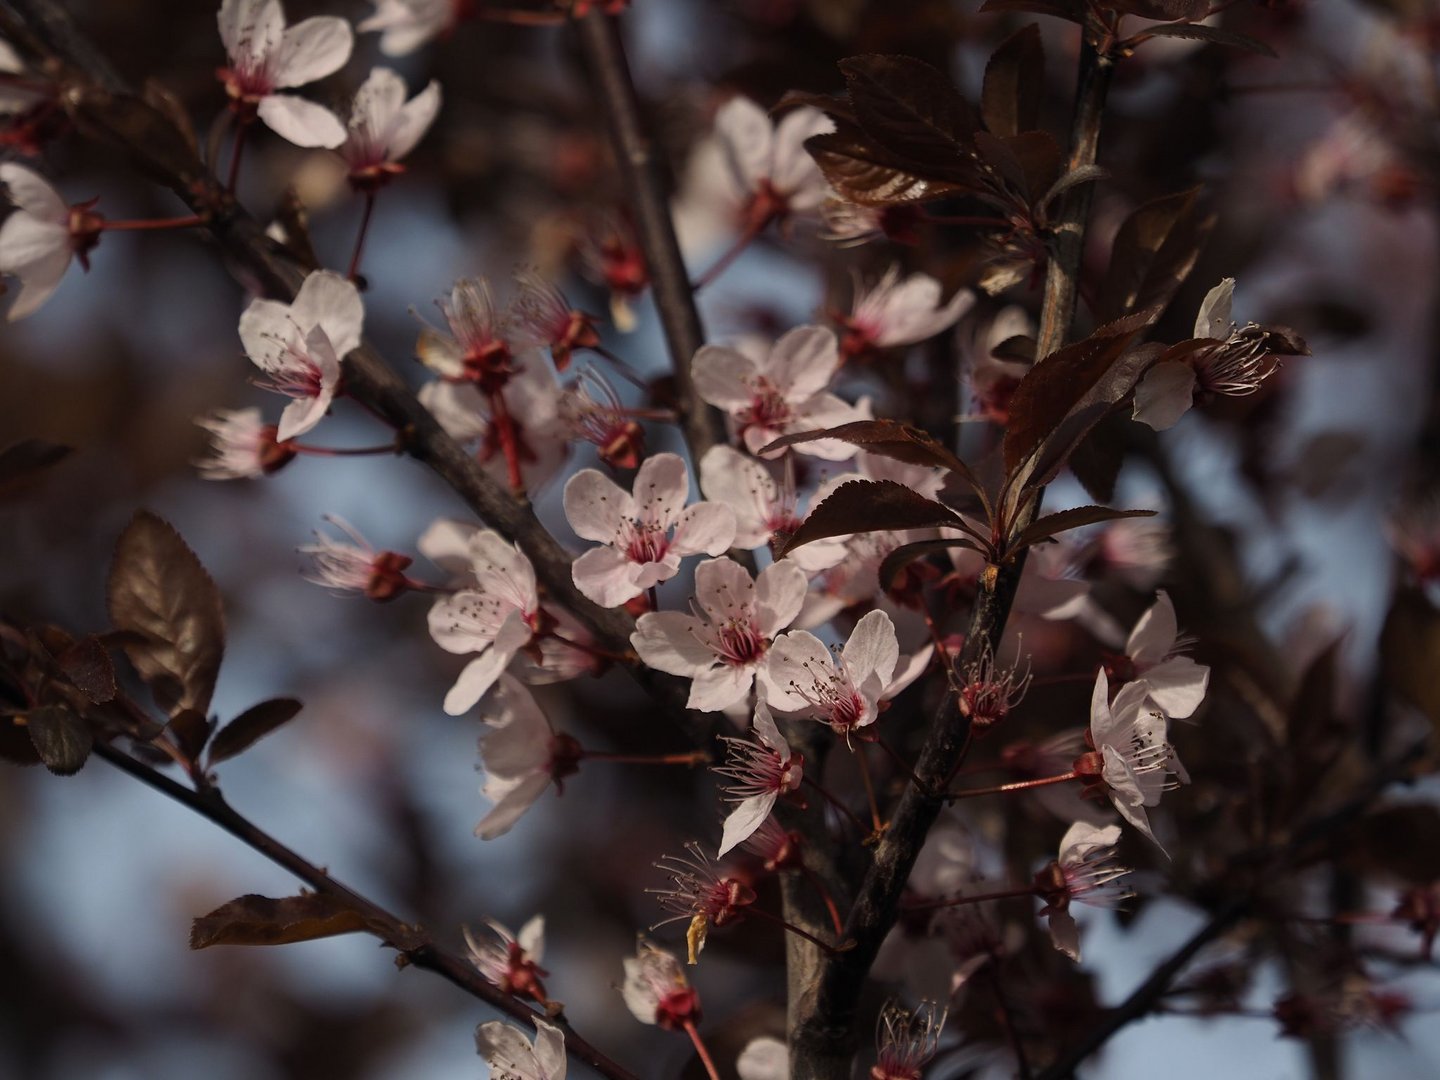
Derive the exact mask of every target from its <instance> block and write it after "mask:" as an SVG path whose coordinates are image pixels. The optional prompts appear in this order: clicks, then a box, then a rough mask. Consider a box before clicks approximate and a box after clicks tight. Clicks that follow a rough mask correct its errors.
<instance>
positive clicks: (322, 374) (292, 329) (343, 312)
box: [240, 270, 365, 442]
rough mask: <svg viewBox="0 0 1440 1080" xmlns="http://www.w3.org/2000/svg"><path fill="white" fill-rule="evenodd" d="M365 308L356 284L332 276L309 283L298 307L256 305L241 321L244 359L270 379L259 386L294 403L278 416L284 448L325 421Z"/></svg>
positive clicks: (324, 273)
mask: <svg viewBox="0 0 1440 1080" xmlns="http://www.w3.org/2000/svg"><path fill="white" fill-rule="evenodd" d="M364 320H365V305H364V304H363V303H361V300H360V293H359V290H357V289H356V288H355V286H354V284H353V283H351V282H349V281H347V280H346V279H345V278H343V277H341V276H340V275H339V274H336V273H334V272H333V271H330V270H317V271H315V272H314V273H312V274H311V275H310V276H309V277H307V278H306V279H305V282H304V284H302V285H301V286H300V291H299V292H298V293H296V294H295V301H294V303H291V304H284V303H281V302H280V301H278V300H266V299H264V298H261V299H258V300H252V301H251V302H250V306H249V307H247V308H246V309H245V310H244V312H242V313H241V315H240V341H241V343H242V344H243V345H244V346H245V354H246V355H247V356H249V357H250V359H251V360H252V361H253V362H254V364H255V366H256V367H258V368H260V370H261V371H263V372H264V373H265V375H266V376H267V380H266V381H265V382H263V383H261V385H262V386H263V387H265V389H267V390H274V391H275V392H277V393H280V394H285V395H286V396H288V397H292V398H294V399H295V400H294V401H292V402H291V403H290V404H289V405H287V406H285V411H284V412H283V413H281V414H280V425H279V439H280V441H281V442H284V441H285V440H287V439H293V438H295V437H296V436H297V435H303V434H304V433H305V432H307V431H309V430H310V429H311V428H313V427H314V426H315V425H316V424H318V423H319V422H320V419H321V418H322V417H323V416H324V415H325V412H326V410H328V409H329V408H330V402H331V401H332V400H334V398H335V393H336V391H337V390H338V389H339V386H340V361H341V360H343V359H344V358H345V356H346V354H348V353H349V352H350V351H351V350H353V349H355V348H356V347H357V346H359V344H360V328H361V325H362V323H363V322H364Z"/></svg>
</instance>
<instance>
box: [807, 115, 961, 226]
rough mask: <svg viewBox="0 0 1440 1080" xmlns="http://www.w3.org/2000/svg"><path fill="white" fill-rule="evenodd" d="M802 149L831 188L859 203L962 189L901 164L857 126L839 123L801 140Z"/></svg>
mask: <svg viewBox="0 0 1440 1080" xmlns="http://www.w3.org/2000/svg"><path fill="white" fill-rule="evenodd" d="M805 149H806V150H807V151H809V153H810V156H811V157H813V158H814V159H815V164H816V165H817V166H819V168H820V171H821V172H822V173H823V174H824V175H825V179H826V180H828V181H829V183H830V186H831V187H833V188H834V189H835V191H836V192H837V193H838V194H840V195H842V196H843V197H844V198H846V199H848V200H849V201H850V202H854V203H859V204H860V205H861V206H894V205H896V204H899V203H912V202H924V201H926V200H929V199H940V198H944V197H945V196H947V195H954V194H956V193H958V192H962V191H965V190H966V185H965V184H963V183H961V182H959V181H958V180H949V179H942V178H939V177H935V176H930V175H928V174H927V175H922V173H921V172H919V171H916V170H915V169H914V168H912V167H910V166H906V165H903V164H901V163H900V162H899V161H897V160H896V158H895V155H893V154H891V153H889V152H887V151H885V150H882V149H881V148H880V147H878V146H876V145H875V144H874V143H873V142H871V141H870V139H869V138H868V137H867V136H865V135H864V134H863V133H862V132H861V131H860V130H859V129H858V128H848V127H844V126H841V127H840V128H839V130H836V131H831V132H826V133H825V134H823V135H812V136H811V137H810V138H808V139H806V140H805Z"/></svg>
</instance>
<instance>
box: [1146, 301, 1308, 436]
mask: <svg viewBox="0 0 1440 1080" xmlns="http://www.w3.org/2000/svg"><path fill="white" fill-rule="evenodd" d="M1234 294H1235V279H1234V278H1225V279H1224V280H1223V281H1221V282H1220V284H1219V285H1216V286H1215V287H1214V288H1213V289H1211V290H1210V291H1209V292H1208V293H1207V294H1206V295H1205V300H1204V301H1203V302H1202V303H1201V305H1200V311H1199V314H1198V315H1197V316H1196V318H1195V337H1196V338H1197V339H1202V341H1201V343H1200V346H1199V347H1198V348H1196V349H1194V350H1192V351H1189V352H1187V353H1186V354H1185V355H1184V356H1183V357H1182V358H1181V359H1176V360H1163V359H1162V360H1161V361H1160V362H1159V363H1157V364H1155V365H1154V366H1153V367H1151V368H1150V370H1148V371H1147V372H1146V373H1145V377H1144V378H1143V379H1141V380H1140V385H1138V386H1137V387H1136V388H1135V405H1134V410H1133V415H1134V418H1135V419H1136V420H1138V421H1140V422H1141V423H1142V424H1148V425H1149V426H1150V427H1152V428H1154V429H1155V430H1156V431H1164V430H1165V429H1167V428H1170V427H1173V426H1174V425H1175V424H1176V423H1177V422H1178V421H1179V419H1180V417H1182V416H1184V415H1185V413H1187V412H1189V411H1190V408H1191V406H1192V405H1194V404H1195V403H1196V402H1197V401H1205V400H1208V399H1209V398H1211V397H1214V396H1216V395H1224V396H1228V397H1244V396H1246V395H1247V394H1253V393H1255V391H1257V390H1259V389H1260V384H1261V383H1263V382H1264V381H1265V380H1266V379H1268V378H1269V377H1270V376H1271V375H1273V374H1275V372H1276V371H1278V370H1279V368H1280V354H1281V353H1294V352H1295V351H1296V349H1297V348H1300V349H1303V346H1300V345H1299V344H1298V343H1297V342H1287V341H1285V340H1284V338H1283V336H1281V335H1277V334H1275V333H1272V332H1270V331H1267V330H1265V329H1264V328H1262V327H1259V326H1256V325H1255V324H1254V323H1249V324H1247V325H1246V326H1244V327H1243V328H1237V327H1236V325H1235V323H1233V322H1232V321H1231V320H1230V308H1231V303H1232V301H1233V299H1234Z"/></svg>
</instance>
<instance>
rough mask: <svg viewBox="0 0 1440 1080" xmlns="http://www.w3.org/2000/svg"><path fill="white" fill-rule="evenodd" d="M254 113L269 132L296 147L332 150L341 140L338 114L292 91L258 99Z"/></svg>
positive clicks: (341, 128) (342, 140)
mask: <svg viewBox="0 0 1440 1080" xmlns="http://www.w3.org/2000/svg"><path fill="white" fill-rule="evenodd" d="M257 112H258V114H259V116H260V119H261V120H263V121H265V124H266V126H267V127H269V128H270V130H271V131H273V132H275V134H277V135H279V136H280V137H281V138H282V139H285V140H287V141H289V142H292V143H294V144H295V145H296V146H303V147H324V148H325V149H327V150H333V149H334V148H335V147H337V146H339V145H340V144H341V143H343V142H344V141H345V125H344V124H342V123H341V122H340V118H339V117H338V116H336V115H335V114H334V113H333V112H331V111H330V110H329V109H327V108H325V107H324V106H323V105H316V104H315V103H314V102H313V101H306V100H305V99H304V98H299V97H296V96H295V95H294V94H270V95H269V96H267V97H264V98H261V99H260V105H259V107H258V109H257Z"/></svg>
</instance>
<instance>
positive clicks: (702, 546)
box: [564, 454, 735, 607]
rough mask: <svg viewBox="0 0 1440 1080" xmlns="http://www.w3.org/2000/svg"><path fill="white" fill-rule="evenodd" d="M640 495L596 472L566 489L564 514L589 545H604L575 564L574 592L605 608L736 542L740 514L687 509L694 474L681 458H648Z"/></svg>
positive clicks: (716, 507)
mask: <svg viewBox="0 0 1440 1080" xmlns="http://www.w3.org/2000/svg"><path fill="white" fill-rule="evenodd" d="M634 490H635V494H634V495H631V494H630V493H629V492H627V491H624V490H622V489H621V488H620V487H619V486H618V485H617V484H616V483H615V482H614V481H613V480H611V479H610V478H609V477H607V476H606V475H605V474H604V473H601V472H599V471H597V470H595V469H583V470H581V471H580V472H578V473H576V474H575V475H574V476H572V477H571V478H570V479H569V481H568V482H566V484H565V499H564V501H565V516H566V518H567V519H569V522H570V527H571V528H572V529H574V530H575V532H576V534H577V535H578V536H580V537H581V538H582V539H585V540H596V541H599V542H600V543H601V544H602V545H604V546H602V547H598V548H591V549H590V550H589V551H587V552H585V554H583V555H581V556H580V558H578V559H576V560H575V564H574V568H573V571H572V573H573V577H574V580H575V587H576V588H577V589H579V590H580V592H581V593H583V594H584V595H585V596H586V597H588V598H589V599H591V600H593V601H595V603H597V604H599V605H600V606H601V607H617V606H619V605H620V604H623V603H625V602H626V601H627V600H632V599H634V598H635V597H637V596H639V595H640V594H641V593H643V592H645V590H646V589H649V588H652V587H653V586H655V585H657V584H659V583H660V582H662V581H668V580H669V579H670V578H672V577H674V576H675V574H676V573H677V572H678V571H679V569H680V560H681V559H683V558H684V557H685V556H687V555H699V554H701V553H704V554H706V555H712V556H713V555H722V554H724V553H725V551H726V550H727V549H728V548H729V547H730V544H731V541H733V540H734V539H735V515H734V514H733V513H732V512H731V510H730V508H729V507H727V506H723V505H721V504H719V503H705V502H702V503H697V504H695V505H694V506H691V507H689V508H686V506H685V500H686V499H687V498H688V496H689V494H690V478H689V471H688V469H687V467H686V465H685V461H684V459H683V458H681V457H680V456H679V455H678V454H656V455H654V456H653V457H649V458H646V459H645V461H644V463H642V464H641V466H640V470H639V472H637V473H636V474H635V484H634Z"/></svg>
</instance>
